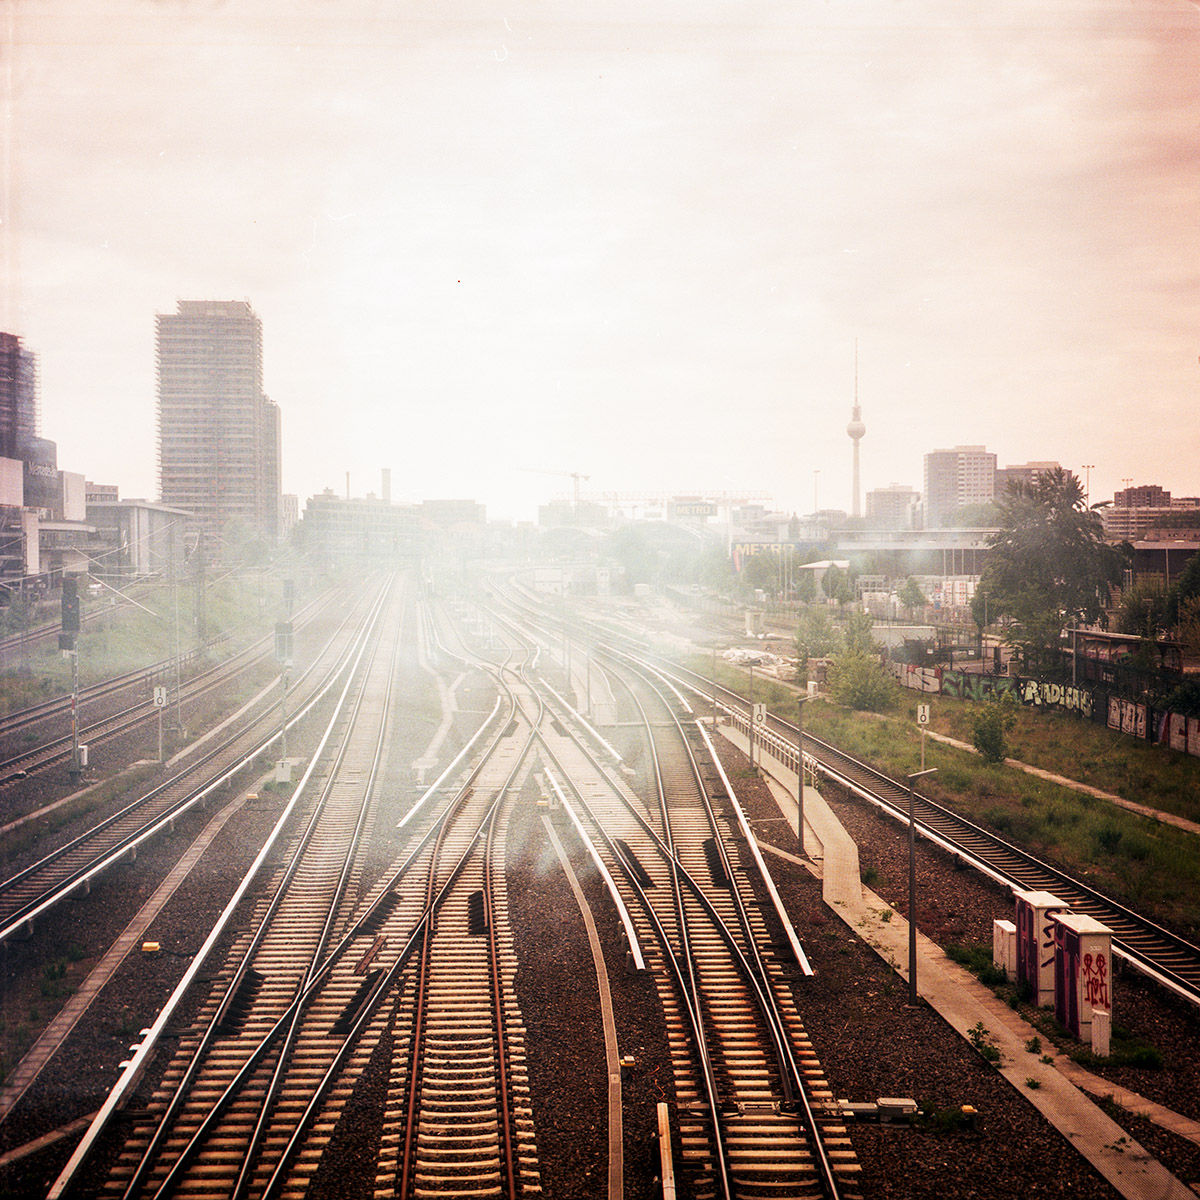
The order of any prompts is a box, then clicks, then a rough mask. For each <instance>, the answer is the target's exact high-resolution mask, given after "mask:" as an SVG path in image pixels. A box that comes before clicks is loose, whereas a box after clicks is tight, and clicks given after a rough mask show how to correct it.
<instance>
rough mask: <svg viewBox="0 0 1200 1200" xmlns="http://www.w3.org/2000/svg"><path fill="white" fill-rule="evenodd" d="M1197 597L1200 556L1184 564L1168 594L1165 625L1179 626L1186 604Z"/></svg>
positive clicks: (1199, 590) (1199, 589) (1198, 594)
mask: <svg viewBox="0 0 1200 1200" xmlns="http://www.w3.org/2000/svg"><path fill="white" fill-rule="evenodd" d="M1197 596H1200V554H1193V555H1192V557H1191V558H1189V559H1188V560H1187V562H1186V563H1184V564H1183V570H1182V571H1181V572H1180V573H1179V578H1178V579H1177V580H1175V583H1174V584H1173V585H1172V587H1171V590H1170V592H1169V593H1168V594H1167V611H1166V615H1165V618H1164V623H1165V624H1166V625H1168V626H1171V627H1174V626H1176V625H1178V624H1179V619H1180V615H1181V610H1182V609H1183V606H1184V603H1185V602H1186V601H1188V600H1191V599H1193V598H1194V597H1197Z"/></svg>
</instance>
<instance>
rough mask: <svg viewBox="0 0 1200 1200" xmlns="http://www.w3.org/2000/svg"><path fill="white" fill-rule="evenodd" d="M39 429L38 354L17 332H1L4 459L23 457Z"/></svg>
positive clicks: (1, 442) (0, 421) (1, 440)
mask: <svg viewBox="0 0 1200 1200" xmlns="http://www.w3.org/2000/svg"><path fill="white" fill-rule="evenodd" d="M37 431H38V388H37V357H36V356H35V355H34V353H33V351H31V350H27V349H26V348H25V347H24V345H22V343H21V339H20V338H19V337H17V335H16V334H15V333H0V458H11V459H16V460H18V461H20V460H22V459H23V458H24V457H25V454H26V453H27V452H28V448H29V443H30V442H31V440H32V439H33V438H35V437H37Z"/></svg>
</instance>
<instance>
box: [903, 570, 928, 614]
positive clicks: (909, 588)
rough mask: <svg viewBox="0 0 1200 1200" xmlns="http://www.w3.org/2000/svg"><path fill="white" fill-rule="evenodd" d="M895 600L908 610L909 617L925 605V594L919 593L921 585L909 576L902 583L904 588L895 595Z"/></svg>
mask: <svg viewBox="0 0 1200 1200" xmlns="http://www.w3.org/2000/svg"><path fill="white" fill-rule="evenodd" d="M896 599H897V600H899V601H900V603H901V604H902V605H903V606H904V607H905V608H906V609H908V615H909V616H910V617H911V616H912V615H913V613H914V612H915V611H916V610H917V609H918V608H924V607H925V605H926V603H927V601H926V599H925V593H924V592H923V591H921V585H920V584H919V583H918V582H917V581H916V580H915V579H914V578H913V577H912V576H911V575H910V576H909V577H908V578H907V579H906V580H905V581H904V586H903V587H902V588H901V589H900V591H899V592H898V593H897V594H896Z"/></svg>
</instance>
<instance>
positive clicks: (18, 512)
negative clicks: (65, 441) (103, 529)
mask: <svg viewBox="0 0 1200 1200" xmlns="http://www.w3.org/2000/svg"><path fill="white" fill-rule="evenodd" d="M37 398H38V384H37V357H36V355H34V354H33V353H32V352H31V351H29V350H27V349H26V348H25V347H24V345H22V342H21V339H20V338H19V337H17V336H16V335H15V334H11V333H0V584H3V585H4V586H6V587H8V588H11V589H18V588H25V587H29V586H31V585H34V584H36V585H37V586H39V587H40V586H44V585H45V584H46V583H47V582H48V580H47V579H45V578H39V577H41V576H57V575H61V574H63V573H64V572H67V573H71V574H81V573H83V572H85V571H86V570H87V568H88V559H87V536H88V528H87V525H86V524H85V517H86V500H85V481H84V478H83V476H82V475H79V474H76V473H75V472H72V471H60V470H59V469H58V446H57V445H56V444H55V443H54V442H52V441H51V440H50V439H49V438H44V437H39V436H38V404H37Z"/></svg>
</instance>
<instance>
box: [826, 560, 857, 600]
mask: <svg viewBox="0 0 1200 1200" xmlns="http://www.w3.org/2000/svg"><path fill="white" fill-rule="evenodd" d="M821 591H823V592H824V593H825V595H826V596H828V597H829V599H830V600H834V601H836V602H837V603H838V604H849V603H850V601H851V600H853V599H854V589H853V587H852V586H851V583H850V576H849V574H848V572H846V571H843V570H842V568H841V567H839V566H837V565H836V564H835V565H833V566H829V567H826V568H825V574H824V575H822V576H821Z"/></svg>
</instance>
